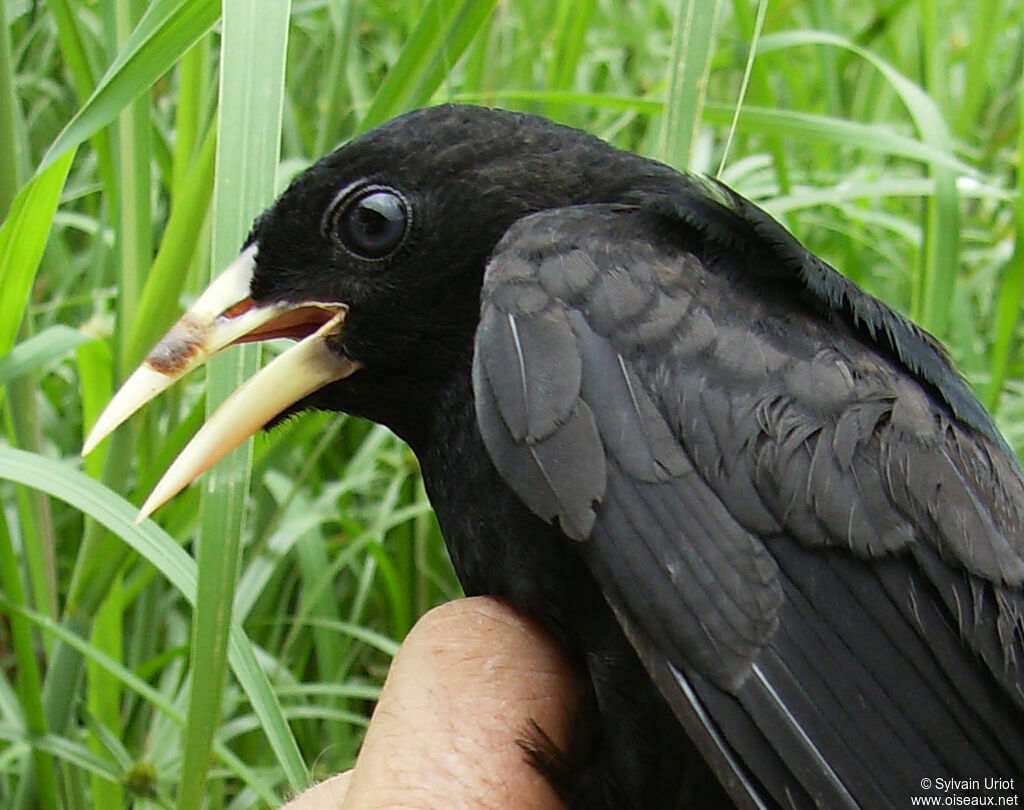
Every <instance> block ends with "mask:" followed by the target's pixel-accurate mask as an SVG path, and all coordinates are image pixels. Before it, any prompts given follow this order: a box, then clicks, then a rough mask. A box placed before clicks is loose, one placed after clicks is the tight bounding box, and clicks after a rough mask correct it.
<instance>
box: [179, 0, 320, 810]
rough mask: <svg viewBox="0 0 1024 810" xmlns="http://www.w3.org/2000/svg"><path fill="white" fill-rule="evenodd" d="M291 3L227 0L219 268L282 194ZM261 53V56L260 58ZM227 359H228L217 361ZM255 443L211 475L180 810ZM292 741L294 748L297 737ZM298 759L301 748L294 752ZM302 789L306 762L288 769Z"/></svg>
mask: <svg viewBox="0 0 1024 810" xmlns="http://www.w3.org/2000/svg"><path fill="white" fill-rule="evenodd" d="M290 8H291V3H290V2H288V1H287V0H286V2H279V3H274V4H272V5H266V4H263V3H259V2H254V0H226V2H225V4H224V24H223V28H224V31H223V36H222V40H221V60H220V71H221V72H220V90H219V94H218V96H219V100H220V101H219V108H218V123H217V131H218V133H219V136H218V143H217V162H216V181H215V187H214V207H213V222H214V237H213V247H212V254H213V261H212V266H213V268H214V269H213V272H214V273H216V272H217V270H218V269H219V268H221V267H223V266H224V265H226V264H227V263H228V262H229V261H230V260H231V259H232V258H233V257H234V256H235V255H237V252H238V250H239V248H240V246H241V243H242V241H243V240H244V238H245V235H246V233H247V232H248V230H249V226H250V222H251V221H252V219H253V218H254V217H255V216H256V214H258V213H259V212H260V211H261V210H262V209H263V208H264V207H265V206H266V205H267V204H268V203H269V202H270V201H271V199H273V196H274V191H275V172H276V168H277V163H278V157H279V150H280V143H281V121H282V109H283V103H284V79H285V54H286V50H287V44H288V19H289V12H290ZM253 54H259V59H256V60H254V59H253V58H252V57H253ZM258 360H259V350H258V348H256V347H247V348H246V349H245V350H243V351H240V352H232V353H231V354H230V355H228V356H221V357H218V358H214V362H212V363H211V364H210V368H209V372H208V374H207V396H206V404H207V414H208V415H209V414H212V413H213V411H214V410H215V409H216V408H217V407H218V406H219V405H220V404H221V403H222V402H223V401H224V400H225V399H226V398H227V397H228V396H229V395H230V393H231V392H232V391H234V390H235V389H237V388H238V386H239V385H241V383H242V382H243V381H244V380H245V379H246V378H247V377H249V376H251V375H252V374H253V373H255V371H256V368H257V365H258ZM218 361H219V362H218ZM251 462H252V447H251V443H249V442H247V443H246V445H245V446H244V447H241V448H238V449H237V450H235V451H234V452H232V453H230V454H229V455H228V456H227V457H226V458H225V459H224V460H223V461H221V462H220V463H219V464H217V465H216V466H215V467H214V469H213V470H211V471H210V474H209V475H208V476H207V477H206V478H205V480H204V482H203V485H202V495H201V499H200V530H199V543H198V550H197V558H198V569H199V588H198V593H197V600H196V610H195V614H194V617H193V628H192V673H193V686H192V689H191V690H190V693H189V706H188V721H187V729H188V733H187V734H186V735H185V741H184V751H183V763H182V775H181V781H180V783H179V791H178V802H177V807H178V808H179V810H194V808H198V807H199V806H200V804H201V803H202V801H203V799H204V796H205V795H206V792H207V778H208V773H209V768H210V750H211V746H212V744H213V736H214V733H215V732H216V730H217V724H218V722H219V719H220V713H221V699H222V695H223V690H224V681H225V673H226V669H227V654H228V650H227V645H228V640H229V630H230V627H231V623H230V620H231V606H232V600H233V596H234V588H235V582H236V579H237V577H238V567H239V560H240V557H241V544H242V531H243V525H242V523H243V510H244V506H245V495H246V489H247V483H248V478H249V473H250V470H251ZM288 740H289V741H290V742H291V744H292V745H293V746H294V745H295V743H294V740H293V739H292V738H291V736H290V735H289V738H288ZM294 755H295V757H298V751H297V749H296V750H295V751H294ZM288 776H289V779H290V780H291V782H292V787H293V788H299V787H301V786H302V784H303V783H304V782H305V779H306V774H305V768H304V767H301V765H300V767H299V769H298V771H296V770H295V769H291V770H289V773H288Z"/></svg>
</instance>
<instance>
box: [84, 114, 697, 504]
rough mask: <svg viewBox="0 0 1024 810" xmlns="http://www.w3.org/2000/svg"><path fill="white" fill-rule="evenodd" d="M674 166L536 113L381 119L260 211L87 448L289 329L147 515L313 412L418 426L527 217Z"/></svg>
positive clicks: (466, 351) (468, 342)
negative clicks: (271, 430) (243, 448)
mask: <svg viewBox="0 0 1024 810" xmlns="http://www.w3.org/2000/svg"><path fill="white" fill-rule="evenodd" d="M669 173H670V172H669V170H668V169H666V168H665V167H662V166H660V165H658V164H654V163H651V162H649V161H645V160H643V159H641V158H638V157H636V156H633V155H630V154H628V153H625V152H621V151H619V150H616V149H613V148H612V147H610V146H608V145H607V144H605V143H604V142H602V141H600V140H598V139H596V138H593V137H591V136H589V135H587V134H585V133H583V132H581V131H579V130H574V129H570V128H568V127H563V126H559V125H557V124H554V123H552V122H550V121H547V120H545V119H541V118H537V117H535V116H529V115H522V114H515V113H509V112H504V111H499V110H490V109H484V108H479V107H467V106H442V107H433V108H428V109H424V110H419V111H416V112H413V113H409V114H407V115H404V116H401V117H399V118H396V119H394V120H392V121H390V122H388V123H386V124H383V125H381V126H379V127H377V128H376V129H374V130H372V131H370V132H368V133H366V134H365V135H363V136H361V137H360V138H358V139H356V140H353V141H351V142H350V143H347V144H345V145H343V146H342V147H340V148H338V149H337V150H335V151H334V152H332V153H331V154H329V155H327V156H325V157H324V158H322V159H321V160H319V161H318V162H317V163H315V164H314V165H313V166H311V167H310V168H309V169H307V170H306V171H305V172H303V173H302V174H301V175H299V176H298V177H297V178H296V179H295V180H294V181H293V182H292V183H291V185H290V186H289V187H288V188H287V190H285V192H284V193H283V194H282V195H281V196H280V197H279V198H278V199H277V200H276V201H275V202H274V203H273V204H272V205H271V206H270V207H269V208H268V209H267V210H266V211H264V212H263V213H262V214H261V215H260V216H259V217H257V219H256V221H255V222H254V224H253V227H252V230H251V232H250V235H249V237H248V239H247V240H246V243H245V245H244V246H243V249H242V252H241V254H240V255H239V256H238V258H237V259H235V260H234V261H233V262H232V263H231V264H230V265H229V266H228V267H227V268H225V269H224V270H223V271H222V272H221V273H220V275H219V276H218V277H217V278H216V279H215V280H214V281H213V282H212V283H211V285H210V286H209V287H208V288H207V289H206V290H205V291H204V292H203V293H202V294H201V295H200V297H199V298H198V299H197V300H196V302H195V304H194V305H193V306H192V307H191V308H190V309H189V310H188V311H187V312H186V313H185V314H184V315H183V316H182V317H181V319H180V320H179V321H178V322H177V323H176V324H175V325H174V326H173V327H172V328H171V330H170V331H169V332H168V333H167V335H165V336H164V337H163V338H162V339H161V340H160V341H159V343H158V344H157V345H156V346H155V347H154V348H153V350H152V351H151V352H150V354H149V355H148V357H147V358H146V360H145V361H144V362H143V364H142V365H141V366H140V367H139V369H138V370H136V372H135V373H134V374H133V375H132V376H131V377H130V378H129V379H128V380H127V381H126V382H125V384H124V385H123V386H122V388H121V390H120V391H119V392H118V393H117V395H116V396H115V397H114V399H113V400H112V401H111V403H110V404H109V405H108V406H107V408H106V410H105V411H104V413H103V414H102V415H101V416H100V418H99V419H98V420H97V422H96V425H95V426H94V428H93V430H92V432H91V434H90V436H89V437H88V439H87V440H86V443H85V447H84V448H83V452H86V453H87V452H89V451H90V450H92V449H93V448H94V447H95V446H96V445H97V444H98V443H99V442H100V441H101V440H102V439H103V438H104V437H105V436H106V435H108V434H109V433H110V432H111V431H112V430H114V429H115V428H116V427H117V426H118V425H120V424H121V423H122V422H123V421H124V420H126V419H127V418H128V417H129V416H131V415H132V414H133V413H134V412H135V411H137V410H138V409H139V408H141V407H142V406H143V405H144V404H145V403H146V402H148V401H149V400H150V399H152V398H153V397H155V396H156V395H157V394H159V393H160V392H161V391H163V390H164V389H166V388H167V387H168V386H170V385H171V384H172V383H173V382H175V381H176V380H177V379H179V378H181V377H182V376H184V375H185V374H187V373H188V372H189V371H192V370H193V369H195V368H197V367H198V366H200V365H202V364H203V363H204V362H205V361H206V360H207V359H208V358H209V357H210V356H212V355H213V354H216V353H218V352H220V351H222V350H224V349H226V348H227V347H229V346H231V345H233V344H236V343H242V342H248V341H256V340H266V339H269V338H274V337H290V338H294V339H296V340H297V341H298V342H297V343H296V345H295V346H293V347H291V348H290V349H289V350H288V351H286V352H284V353H283V354H281V355H279V356H278V357H277V358H275V359H274V360H273V361H272V362H271V363H270V364H269V365H267V366H266V367H265V368H263V369H262V370H261V371H260V372H259V373H258V374H257V375H256V376H254V377H253V378H252V379H250V380H249V381H247V382H246V383H245V384H244V385H243V386H242V387H241V388H239V389H238V390H237V391H236V392H235V393H234V394H233V395H232V397H230V398H229V399H228V400H227V401H226V402H225V403H224V404H223V405H222V406H221V408H220V409H219V410H218V411H217V412H216V413H215V414H214V415H213V416H212V417H211V418H210V419H209V420H208V421H207V422H206V424H205V425H204V426H203V428H202V429H201V430H200V432H199V433H198V434H197V435H196V436H195V438H194V439H193V440H192V442H191V443H190V444H189V445H188V447H186V448H185V450H184V451H183V452H182V454H181V455H180V456H179V457H178V459H177V460H176V461H175V463H174V465H172V467H171V468H170V469H169V470H168V472H167V474H166V475H165V476H164V479H163V480H162V481H161V482H160V484H158V486H157V488H156V489H155V490H154V492H153V494H152V495H151V496H150V499H149V500H148V501H147V502H146V504H145V505H144V506H143V508H142V516H145V515H146V514H149V513H150V512H152V511H153V510H154V509H155V508H157V506H159V505H160V504H161V503H163V502H164V501H166V500H168V499H169V498H170V497H172V496H173V495H174V494H176V493H177V492H178V491H180V489H182V488H183V487H185V486H187V485H188V483H190V482H191V481H192V480H194V479H195V478H196V477H197V476H198V475H199V474H201V473H202V472H203V471H204V470H205V469H207V468H208V467H209V466H211V465H212V464H213V463H215V462H216V461H217V460H219V459H220V458H221V457H222V456H223V455H225V454H226V453H227V452H229V451H230V450H231V449H232V448H234V447H235V446H237V444H239V443H240V442H241V441H243V440H244V439H245V438H247V437H248V436H250V435H251V434H252V433H255V432H256V431H258V430H259V429H261V428H262V427H264V426H265V425H267V424H268V423H272V422H274V421H275V420H277V419H278V418H280V417H281V416H282V415H284V414H287V413H291V412H294V411H297V410H303V409H306V408H324V409H329V410H339V411H345V412H349V413H355V414H358V415H362V416H366V417H368V418H371V419H374V420H375V421H378V422H382V423H384V424H387V425H388V426H389V427H392V428H393V429H395V430H396V432H398V433H399V434H400V435H403V436H405V437H406V438H410V437H412V436H413V435H415V434H416V433H417V432H418V431H421V430H422V429H423V423H424V419H425V418H426V417H427V415H428V414H429V413H430V412H431V410H432V407H433V406H432V403H436V402H437V401H438V399H439V392H440V390H441V389H443V388H444V387H445V386H447V385H449V384H450V382H451V380H452V378H453V375H456V376H457V375H461V376H462V378H463V379H468V373H469V364H470V361H471V355H472V346H473V334H474V331H475V329H476V325H477V321H478V318H479V290H480V286H481V283H482V279H483V274H484V269H485V266H486V262H487V258H488V256H489V255H490V254H491V252H492V250H493V249H494V247H495V245H496V244H497V243H498V241H499V240H500V238H501V236H502V234H504V233H505V231H506V230H507V229H508V228H509V227H510V226H511V225H512V223H513V222H515V221H516V220H517V219H519V218H521V217H523V216H526V215H528V214H530V213H534V212H537V211H541V210H545V209H549V208H558V207H563V206H568V205H575V204H582V203H590V202H616V201H628V198H629V195H630V193H631V189H635V188H637V185H638V184H637V176H638V174H639V175H645V176H660V175H668V174H669ZM676 177H677V176H676ZM639 185H641V186H642V185H643V184H642V183H641V184H639Z"/></svg>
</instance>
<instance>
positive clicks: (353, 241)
mask: <svg viewBox="0 0 1024 810" xmlns="http://www.w3.org/2000/svg"><path fill="white" fill-rule="evenodd" d="M346 219H347V222H346V226H347V227H346V230H347V232H348V233H347V235H348V238H349V242H350V245H349V246H350V247H351V248H352V249H353V250H355V251H356V252H357V253H361V254H363V255H365V256H369V257H371V258H378V257H380V256H383V255H385V254H386V253H388V252H389V251H391V250H393V249H394V248H395V247H396V246H397V245H398V243H399V242H400V241H401V240H402V236H403V235H404V234H405V205H404V203H403V202H402V200H401V198H400V197H398V196H397V195H395V194H391V193H390V192H387V191H375V192H372V193H370V194H367V195H366V196H365V197H363V198H362V199H361V200H357V201H356V203H355V204H354V205H353V206H352V207H351V208H350V209H349V213H348V216H347V217H346Z"/></svg>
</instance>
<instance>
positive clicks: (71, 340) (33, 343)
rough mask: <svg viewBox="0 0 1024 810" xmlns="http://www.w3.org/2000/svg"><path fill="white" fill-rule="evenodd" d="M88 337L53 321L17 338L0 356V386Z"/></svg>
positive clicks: (86, 340)
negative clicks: (12, 345)
mask: <svg viewBox="0 0 1024 810" xmlns="http://www.w3.org/2000/svg"><path fill="white" fill-rule="evenodd" d="M89 340H90V338H89V337H88V336H86V335H84V334H82V333H81V332H79V331H78V330H77V329H72V328H71V327H70V326H64V325H63V324H56V325H54V326H51V327H49V328H48V329H45V330H44V331H42V332H40V333H39V334H38V335H33V336H32V337H30V338H28V339H27V340H23V341H21V343H19V344H18V345H17V346H15V347H14V348H13V349H11V351H10V352H8V353H7V354H5V355H3V356H2V357H0V385H6V384H7V383H8V382H10V381H11V380H16V379H17V378H18V377H20V376H22V375H23V374H27V373H28V372H30V371H38V370H40V369H42V368H43V367H44V366H46V365H49V364H50V363H52V362H54V361H55V360H60V359H61V358H62V357H65V356H66V355H68V354H70V353H71V352H73V351H74V350H75V349H77V348H78V347H79V346H81V345H82V344H83V343H86V342H88V341H89Z"/></svg>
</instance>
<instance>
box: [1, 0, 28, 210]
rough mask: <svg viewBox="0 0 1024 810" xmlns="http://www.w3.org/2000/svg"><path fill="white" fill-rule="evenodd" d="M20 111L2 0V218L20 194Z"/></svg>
mask: <svg viewBox="0 0 1024 810" xmlns="http://www.w3.org/2000/svg"><path fill="white" fill-rule="evenodd" d="M22 131H23V127H22V123H21V112H20V111H19V109H18V100H17V98H16V97H15V95H14V64H13V61H12V59H11V40H10V36H9V34H8V26H7V14H6V9H5V7H4V4H2V3H0V220H2V219H3V218H4V217H6V216H7V211H8V209H9V208H10V207H11V203H12V202H13V201H14V197H15V195H16V194H17V193H18V185H19V183H18V176H19V175H20V174H21V170H20V164H21V163H22V161H21V160H20V159H19V156H18V151H19V144H21V143H23V142H24V140H23V137H22V134H21V133H22Z"/></svg>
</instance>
